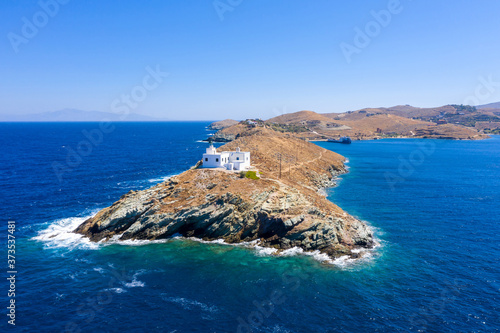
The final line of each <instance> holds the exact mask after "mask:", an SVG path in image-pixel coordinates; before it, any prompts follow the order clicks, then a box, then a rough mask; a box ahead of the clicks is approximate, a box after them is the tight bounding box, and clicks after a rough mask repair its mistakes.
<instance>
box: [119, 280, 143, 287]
mask: <svg viewBox="0 0 500 333" xmlns="http://www.w3.org/2000/svg"><path fill="white" fill-rule="evenodd" d="M123 285H124V286H125V287H127V288H134V287H144V286H145V283H144V282H142V281H139V280H137V279H136V278H134V279H133V280H132V282H127V283H124V284H123Z"/></svg>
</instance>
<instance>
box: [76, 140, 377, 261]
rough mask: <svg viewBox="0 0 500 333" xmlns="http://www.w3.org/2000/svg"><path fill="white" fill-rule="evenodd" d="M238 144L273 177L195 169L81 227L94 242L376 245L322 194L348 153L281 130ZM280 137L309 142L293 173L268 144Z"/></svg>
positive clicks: (331, 248) (328, 248) (331, 251)
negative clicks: (175, 239) (280, 172)
mask: <svg viewBox="0 0 500 333" xmlns="http://www.w3.org/2000/svg"><path fill="white" fill-rule="evenodd" d="M263 134H265V135H270V134H268V133H266V132H264V133H261V134H260V135H263ZM231 144H235V145H239V146H242V147H245V145H248V147H250V148H248V149H250V150H251V151H252V154H253V156H259V155H260V156H262V157H260V158H256V161H257V162H258V163H259V168H262V169H264V170H265V173H264V175H267V176H266V177H264V176H262V177H261V178H260V179H249V178H240V177H238V175H237V174H234V173H231V172H226V171H223V170H213V169H203V168H199V169H190V170H188V171H185V172H183V173H182V174H180V175H177V176H175V177H172V178H170V179H169V180H167V181H165V182H164V183H161V184H158V185H156V186H154V187H152V188H150V189H147V190H143V191H136V192H134V191H130V192H129V193H127V194H125V195H123V196H122V197H121V198H120V199H119V200H118V201H117V202H115V203H114V204H113V205H111V206H110V207H108V208H105V209H103V210H101V211H100V212H98V213H97V215H95V216H94V217H92V218H90V219H88V220H86V221H85V222H84V223H83V224H81V225H80V226H79V227H78V228H77V229H76V230H75V232H76V233H79V234H82V235H85V236H87V237H89V238H90V240H91V241H94V242H97V241H102V240H104V241H105V240H109V239H110V238H111V237H118V238H119V239H121V240H127V239H147V240H154V239H164V238H168V237H171V236H173V235H176V234H181V235H183V236H186V237H198V238H202V239H205V240H216V239H223V240H225V241H226V242H228V243H240V242H248V241H253V240H259V242H260V245H261V246H268V247H272V248H276V249H279V250H285V249H289V248H292V247H299V248H301V249H303V250H305V251H315V250H319V251H321V252H323V253H326V254H328V255H330V256H333V257H337V256H341V255H346V254H352V255H353V256H354V255H355V253H351V250H352V249H359V248H363V249H368V248H371V247H372V246H373V244H374V241H373V235H372V232H371V230H370V229H369V228H368V227H367V226H366V225H365V224H364V223H363V222H361V221H359V220H357V219H355V218H354V217H352V216H350V215H349V214H347V213H345V212H344V211H342V209H340V208H339V207H338V206H336V205H335V204H333V203H331V202H330V201H328V200H327V199H326V198H325V197H324V196H322V195H320V194H319V193H318V190H319V189H320V188H321V187H324V186H329V185H332V184H334V182H333V180H334V178H335V177H336V175H337V174H339V173H341V172H344V168H343V164H342V163H341V161H342V159H343V158H342V157H341V156H339V155H337V154H335V153H333V152H329V151H326V150H324V149H322V148H320V147H318V146H315V145H313V144H310V143H307V144H306V143H304V142H302V141H298V139H293V138H288V137H283V136H280V135H275V134H272V135H271V136H269V137H264V138H263V137H262V136H259V135H245V136H242V138H240V139H237V141H235V142H233V143H231ZM277 144H282V145H283V147H292V148H290V149H293V147H294V145H295V146H297V145H301V146H300V147H302V146H304V145H306V146H307V152H308V154H309V155H308V156H310V157H311V158H312V159H311V160H310V161H309V160H307V161H301V162H300V163H297V165H296V166H295V169H294V173H293V177H291V176H290V177H288V178H281V179H279V178H278V177H276V175H277V173H273V170H275V165H276V162H275V160H273V159H272V156H271V154H268V153H266V152H267V151H268V150H265V149H271V150H272V149H274V148H275V147H276V146H277ZM266 145H267V146H266ZM253 147H258V148H253ZM256 149H257V150H256ZM283 149H285V148H283ZM314 156H316V157H314Z"/></svg>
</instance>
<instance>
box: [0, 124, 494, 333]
mask: <svg viewBox="0 0 500 333" xmlns="http://www.w3.org/2000/svg"><path fill="white" fill-rule="evenodd" d="M208 124H209V123H208V122H164V123H162V122H158V123H111V124H110V123H0V142H1V145H0V189H1V196H0V209H1V215H0V216H1V219H2V222H1V224H0V228H1V232H0V238H1V239H0V253H1V254H2V255H0V261H1V265H0V266H1V267H2V268H1V269H2V272H1V276H3V278H2V279H1V282H0V295H1V297H0V302H1V303H0V308H1V309H2V310H1V311H0V314H1V315H0V331H1V332H171V333H174V332H179V333H180V332H269V333H271V332H272V333H288V332H290V333H291V332H325V333H326V332H498V331H500V296H499V295H500V293H499V292H500V224H499V222H500V221H499V220H500V203H499V202H500V137H499V136H493V137H492V138H491V139H488V140H482V141H451V140H426V139H383V140H373V141H355V142H353V143H352V144H350V145H347V144H346V145H344V144H338V143H329V142H317V144H318V145H320V146H321V147H324V148H326V149H330V150H333V151H335V152H338V153H340V154H342V155H344V156H345V157H346V158H347V159H348V163H347V165H348V167H349V172H348V173H347V174H345V175H342V176H341V177H340V178H339V179H338V181H337V182H338V185H337V186H336V187H334V188H330V189H328V190H327V195H328V199H330V200H331V201H333V202H334V203H336V204H337V205H339V206H340V207H341V208H343V209H344V210H345V211H347V212H348V213H349V214H351V215H353V216H355V217H357V218H359V219H361V220H363V221H365V222H366V223H367V224H368V225H369V226H370V227H371V228H372V229H373V231H374V235H375V236H376V238H377V241H378V244H379V245H378V247H377V248H376V249H375V250H373V251H371V252H370V253H369V255H366V256H365V257H364V258H362V259H360V260H350V259H347V258H340V259H337V260H326V259H325V258H324V257H323V256H320V255H317V254H315V253H303V252H301V251H287V252H286V253H285V254H283V255H275V254H273V253H271V252H270V251H267V250H266V249H264V248H259V247H258V246H256V245H255V244H252V243H249V244H244V245H239V246H234V245H228V244H224V243H223V242H219V241H215V242H201V241H199V240H197V239H184V238H182V237H174V238H172V239H168V240H164V241H162V242H149V241H126V242H117V241H115V242H111V243H97V244H96V243H92V242H90V241H89V240H88V239H86V238H84V237H82V236H80V235H76V234H74V233H72V230H74V228H76V227H77V226H78V225H79V224H80V223H82V222H83V221H85V220H86V219H87V218H89V217H91V216H92V215H93V214H95V213H96V212H97V211H99V210H100V209H102V208H104V207H107V206H109V205H111V204H112V203H113V202H114V201H116V200H118V199H119V198H120V196H121V195H123V194H125V193H127V192H128V191H130V190H134V191H136V190H142V189H146V188H149V187H151V186H154V185H155V184H158V183H160V182H162V181H164V180H166V179H168V178H169V177H171V176H172V175H176V174H179V173H181V172H183V171H184V170H186V169H188V168H189V167H191V166H193V165H194V164H195V163H196V162H197V161H198V160H199V159H200V157H201V154H202V153H203V151H204V149H205V148H206V147H207V144H206V143H205V142H203V141H201V140H203V139H205V138H207V136H208V135H210V134H212V133H213V132H211V131H208V130H207V125H208ZM9 250H14V251H11V252H9ZM9 255H10V257H9ZM8 260H11V261H8Z"/></svg>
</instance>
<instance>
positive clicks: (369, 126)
mask: <svg viewBox="0 0 500 333" xmlns="http://www.w3.org/2000/svg"><path fill="white" fill-rule="evenodd" d="M461 113H465V112H459V110H457V108H455V107H454V106H444V107H440V108H427V109H423V108H415V107H412V106H408V105H404V106H396V107H392V108H376V109H374V108H366V109H362V110H359V111H351V112H346V113H329V114H318V113H315V112H313V111H300V112H295V113H291V114H286V115H282V116H279V117H274V118H271V119H269V120H267V121H266V124H268V125H269V126H271V124H280V125H281V127H282V129H283V130H286V129H287V128H286V127H285V126H289V125H292V124H295V125H297V124H299V125H301V126H303V128H304V129H303V130H301V131H297V130H296V128H292V129H295V132H296V135H298V136H299V137H302V138H307V139H310V140H324V139H327V138H338V137H341V136H350V137H351V138H353V139H358V140H362V139H373V138H379V137H396V136H402V137H416V138H418V137H432V138H453V139H481V138H485V137H486V136H485V135H483V134H481V133H479V132H478V131H477V130H476V129H475V128H472V127H471V128H468V127H465V126H460V125H459V124H448V121H446V120H445V119H452V118H451V117H452V116H451V115H456V116H462V115H461ZM402 115H407V116H402ZM444 115H446V116H444ZM427 118H431V119H435V122H433V121H429V120H428V119H427ZM438 123H439V126H438ZM443 125H446V126H443ZM290 132H294V131H293V130H290Z"/></svg>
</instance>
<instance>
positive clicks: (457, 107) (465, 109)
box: [450, 104, 477, 112]
mask: <svg viewBox="0 0 500 333" xmlns="http://www.w3.org/2000/svg"><path fill="white" fill-rule="evenodd" d="M450 106H453V107H454V108H455V110H457V111H458V112H476V111H477V109H476V107H475V106H471V105H463V104H460V105H458V104H450Z"/></svg>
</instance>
